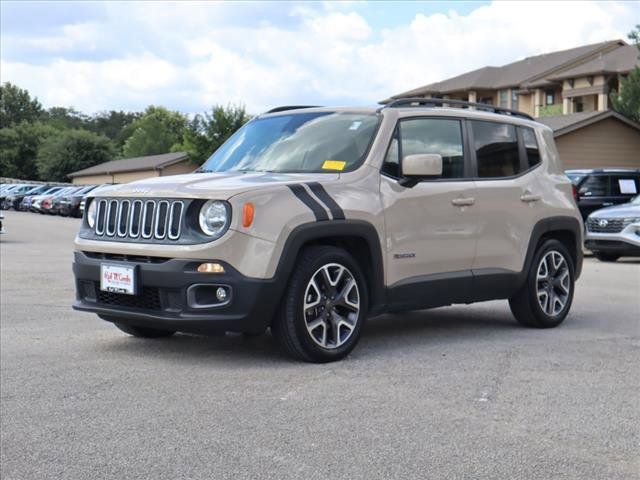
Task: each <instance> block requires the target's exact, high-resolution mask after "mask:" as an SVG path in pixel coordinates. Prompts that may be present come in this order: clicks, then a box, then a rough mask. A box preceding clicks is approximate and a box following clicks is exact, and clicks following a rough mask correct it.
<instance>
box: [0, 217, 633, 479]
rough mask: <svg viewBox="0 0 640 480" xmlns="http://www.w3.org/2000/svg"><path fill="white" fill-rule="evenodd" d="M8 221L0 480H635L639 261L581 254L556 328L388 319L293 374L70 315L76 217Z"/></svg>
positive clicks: (229, 349)
mask: <svg viewBox="0 0 640 480" xmlns="http://www.w3.org/2000/svg"><path fill="white" fill-rule="evenodd" d="M5 217H6V218H5V228H6V230H7V232H8V233H7V234H6V235H2V237H0V261H1V278H0V280H1V282H2V283H1V286H0V304H1V305H0V315H1V322H0V346H1V351H0V352H1V353H0V360H1V365H0V367H1V370H0V373H1V375H0V376H1V385H0V386H1V405H0V407H1V408H0V420H1V421H0V427H1V429H0V430H1V469H0V476H1V477H2V479H4V480H10V479H39V480H40V479H94V478H95V479H98V478H109V479H119V480H122V479H154V480H157V479H165V478H167V479H168V478H170V479H178V478H188V479H244V478H255V479H271V478H272V479H330V478H332V479H333V478H348V479H388V478H398V479H400V478H401V479H409V478H421V479H423V478H424V479H445V478H446V479H463V478H464V479H467V478H470V479H471V478H473V479H485V478H496V479H527V480H529V479H544V480H549V479H638V478H640V408H639V405H640V340H639V338H640V335H639V334H640V314H639V312H640V261H638V260H636V261H633V260H627V261H620V262H617V263H614V264H606V263H600V262H598V261H596V260H594V259H587V260H586V262H585V265H584V272H583V276H582V278H581V279H580V281H579V283H578V286H577V291H576V297H575V301H574V306H573V309H572V311H571V313H570V315H569V317H568V318H567V320H566V321H565V322H564V324H563V325H561V326H560V327H559V328H556V329H552V330H533V329H527V328H523V327H520V326H518V325H517V324H516V323H515V320H513V318H512V316H511V314H510V312H509V309H508V306H507V303H506V302H504V301H498V302H487V303H483V304H476V305H469V306H455V307H449V308H440V309H435V310H430V311H421V312H414V313H409V314H403V315H386V316H381V317H378V318H375V319H372V320H370V321H369V323H368V325H367V326H366V330H365V332H364V335H363V337H362V339H361V341H360V344H359V346H358V347H357V348H356V350H355V351H354V352H353V353H352V354H351V355H350V356H349V357H348V358H347V359H346V360H344V361H342V362H338V363H333V364H327V365H310V364H303V363H296V362H294V361H291V360H289V359H288V358H287V357H285V356H284V355H283V354H281V353H280V351H279V350H278V349H277V348H276V345H275V342H274V341H273V339H272V338H271V336H270V335H268V334H267V335H264V336H262V337H257V338H245V337H243V336H241V335H226V336H219V337H210V338H206V337H197V336H189V335H177V336H175V337H173V338H170V339H159V340H142V339H134V338H131V337H128V336H126V335H124V334H123V333H121V332H120V331H118V330H116V329H115V327H113V326H112V325H110V324H108V323H106V322H104V321H102V320H99V319H98V318H97V317H95V316H93V315H90V314H84V313H78V312H74V311H72V310H71V307H70V304H71V302H72V299H73V297H74V291H73V277H72V274H71V261H72V241H73V237H74V235H75V233H76V230H77V228H78V225H79V221H78V220H76V219H68V218H54V217H50V216H43V215H38V214H29V213H18V212H12V211H10V212H5Z"/></svg>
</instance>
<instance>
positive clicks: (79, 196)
mask: <svg viewBox="0 0 640 480" xmlns="http://www.w3.org/2000/svg"><path fill="white" fill-rule="evenodd" d="M97 187H98V185H87V186H85V187H81V188H80V189H79V190H77V191H76V192H73V193H70V194H66V195H61V196H60V197H58V198H57V199H55V200H54V202H53V206H52V208H51V210H52V213H57V214H58V215H62V216H63V217H81V216H82V213H81V212H80V202H82V200H83V199H84V198H85V197H86V195H87V194H88V193H89V192H91V191H92V190H94V189H95V188H97Z"/></svg>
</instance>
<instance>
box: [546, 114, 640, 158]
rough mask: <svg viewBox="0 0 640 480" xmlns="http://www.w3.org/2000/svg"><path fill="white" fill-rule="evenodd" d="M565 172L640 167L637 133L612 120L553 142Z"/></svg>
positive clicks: (574, 132) (635, 130)
mask: <svg viewBox="0 0 640 480" xmlns="http://www.w3.org/2000/svg"><path fill="white" fill-rule="evenodd" d="M556 145H557V146H558V151H559V152H560V158H561V160H562V163H563V165H564V168H566V169H568V168H598V167H636V168H638V167H640V131H638V130H637V129H635V128H632V127H630V126H628V125H626V124H624V123H622V122H620V121H619V120H616V119H614V118H607V119H605V120H602V121H600V122H598V123H595V124H593V125H589V126H587V127H584V128H580V129H578V130H575V131H573V132H570V133H567V134H565V135H561V136H559V137H557V138H556Z"/></svg>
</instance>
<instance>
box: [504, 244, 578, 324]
mask: <svg viewBox="0 0 640 480" xmlns="http://www.w3.org/2000/svg"><path fill="white" fill-rule="evenodd" d="M551 252H557V253H558V254H560V255H561V256H562V257H563V259H564V261H565V262H566V269H567V272H568V275H569V285H568V288H567V286H566V285H564V286H563V285H558V283H557V282H558V279H557V278H553V279H551V280H540V283H539V281H538V270H539V268H542V267H541V263H542V260H543V259H544V258H545V257H547V255H548V254H550V253H551ZM547 258H548V257H547ZM556 258H557V257H556ZM561 270H562V268H559V269H558V270H557V275H558V276H559V275H564V271H561ZM565 288H566V289H567V290H568V293H567V294H566V295H565V294H564V289H565ZM539 289H541V290H544V291H546V292H547V293H546V304H545V305H546V306H547V307H549V302H551V303H552V304H553V305H551V310H552V312H551V314H550V313H549V312H547V311H545V310H544V309H543V306H542V305H541V302H542V303H544V301H543V300H539V295H538V291H539ZM561 289H562V290H561ZM574 289H575V267H574V264H573V259H572V258H571V255H570V254H569V251H568V250H567V249H566V247H565V246H564V245H563V244H562V243H560V242H559V241H558V240H546V241H545V242H544V243H542V244H541V245H540V246H539V247H538V250H537V251H536V254H535V255H534V257H533V261H532V262H531V266H530V268H529V272H528V273H527V279H526V282H525V284H524V285H523V286H522V288H521V289H520V290H519V291H518V293H516V294H515V295H514V296H513V297H512V298H510V299H509V306H510V307H511V312H512V313H513V315H514V316H515V317H516V320H517V321H518V322H519V323H520V324H522V325H524V326H527V327H534V328H552V327H557V326H558V325H560V324H561V323H562V321H563V320H564V319H565V318H566V316H567V314H568V313H569V309H570V308H571V303H572V301H573V292H574ZM544 291H543V293H542V294H541V297H542V298H544V295H545V292H544ZM558 292H560V293H561V294H562V296H561V294H559V293H558ZM554 295H557V298H558V302H561V301H562V300H564V302H565V303H564V306H563V307H562V308H561V309H560V310H559V311H558V312H554V310H555V306H556V303H555V301H554Z"/></svg>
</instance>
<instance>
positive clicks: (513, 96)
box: [511, 90, 518, 110]
mask: <svg viewBox="0 0 640 480" xmlns="http://www.w3.org/2000/svg"><path fill="white" fill-rule="evenodd" d="M511 110H518V92H516V91H515V90H511Z"/></svg>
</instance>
